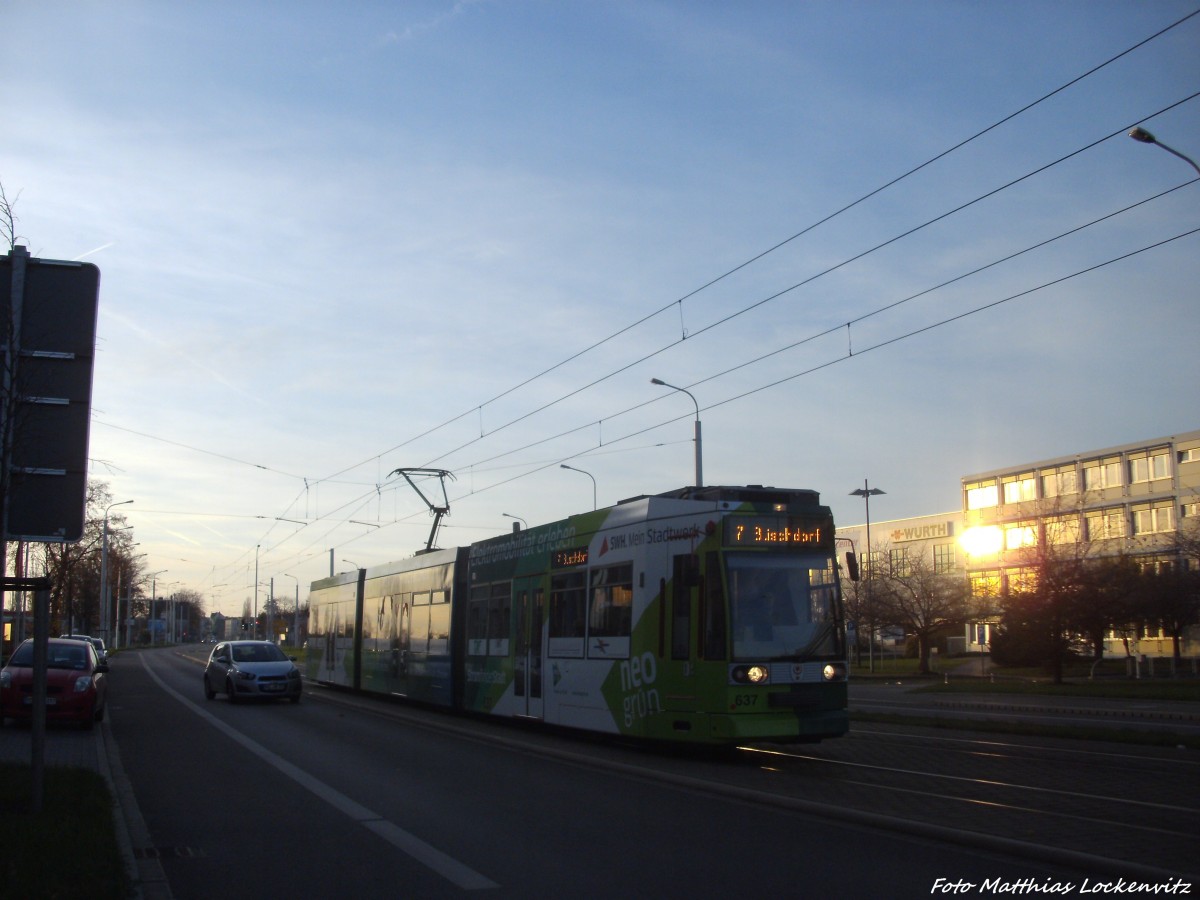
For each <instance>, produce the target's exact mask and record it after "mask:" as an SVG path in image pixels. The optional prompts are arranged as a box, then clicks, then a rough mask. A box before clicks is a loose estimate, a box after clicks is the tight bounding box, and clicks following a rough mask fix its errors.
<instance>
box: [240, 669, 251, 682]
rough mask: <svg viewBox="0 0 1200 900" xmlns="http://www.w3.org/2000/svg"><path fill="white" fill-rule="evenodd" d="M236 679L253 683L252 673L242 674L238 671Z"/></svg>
mask: <svg viewBox="0 0 1200 900" xmlns="http://www.w3.org/2000/svg"><path fill="white" fill-rule="evenodd" d="M237 677H238V678H240V679H241V680H242V681H253V680H254V673H253V672H242V671H241V670H239V671H238V673H237Z"/></svg>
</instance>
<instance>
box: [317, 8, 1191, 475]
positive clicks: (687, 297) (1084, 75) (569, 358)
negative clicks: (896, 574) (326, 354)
mask: <svg viewBox="0 0 1200 900" xmlns="http://www.w3.org/2000/svg"><path fill="white" fill-rule="evenodd" d="M1197 15H1200V9H1197V10H1193V11H1192V12H1190V13H1188V14H1187V15H1185V16H1183V17H1182V18H1180V19H1177V20H1176V21H1174V22H1172V23H1171V24H1169V25H1167V26H1165V27H1163V28H1161V29H1159V30H1158V31H1156V32H1154V33H1153V34H1151V35H1149V36H1148V37H1145V38H1143V39H1141V40H1139V41H1137V42H1136V43H1134V44H1132V45H1131V46H1129V47H1127V48H1125V49H1124V50H1122V51H1120V52H1119V53H1116V54H1114V55H1113V56H1110V57H1109V58H1108V59H1106V60H1104V61H1103V62H1101V63H1098V64H1097V65H1095V66H1092V67H1091V68H1090V69H1088V70H1087V71H1085V72H1083V73H1082V74H1080V75H1077V76H1075V77H1074V78H1072V79H1070V80H1068V81H1066V82H1064V83H1063V84H1061V85H1059V86H1058V87H1056V88H1053V89H1052V90H1050V91H1047V92H1046V93H1045V94H1043V95H1041V96H1040V97H1038V98H1037V99H1036V100H1033V101H1031V102H1029V103H1027V104H1025V105H1024V106H1022V107H1020V108H1019V109H1017V110H1015V111H1013V112H1011V113H1009V114H1008V115H1005V116H1003V117H1002V118H1000V119H997V120H996V121H995V122H992V123H991V124H990V125H988V126H986V127H984V128H982V129H980V130H979V131H977V132H975V133H974V134H972V135H971V136H969V137H967V138H964V139H962V140H960V141H958V142H957V143H955V144H953V145H952V146H950V147H948V148H947V149H945V150H943V151H941V152H940V153H938V154H936V155H934V156H932V157H930V158H929V159H927V160H925V161H924V162H922V163H920V164H918V165H916V166H914V167H912V168H910V169H908V170H907V171H905V172H904V173H902V174H901V175H897V176H896V177H894V178H892V179H891V180H889V181H887V182H885V183H884V184H882V185H880V186H879V187H877V188H874V189H873V190H871V191H868V192H867V193H865V194H863V195H862V196H860V197H858V198H857V199H856V200H853V201H851V202H850V203H847V204H846V205H844V206H842V207H840V208H839V209H837V210H835V211H834V212H832V213H829V214H827V215H825V216H823V217H822V218H820V219H818V220H817V221H815V222H813V223H811V224H809V225H807V226H805V227H804V228H802V229H800V230H799V231H797V232H795V233H794V234H792V235H790V236H789V237H787V238H784V239H783V240H781V241H779V242H777V243H776V244H774V245H772V246H770V247H768V248H767V249H765V250H763V251H761V252H759V253H757V254H755V255H754V256H752V257H750V258H749V259H746V260H745V261H743V262H741V263H739V264H738V265H736V266H734V267H733V268H731V269H729V270H727V271H725V272H723V273H722V274H720V275H718V276H716V277H715V278H711V279H709V280H708V281H706V282H704V283H703V284H701V285H700V286H699V287H696V288H694V289H692V290H690V291H688V292H687V293H685V294H683V295H682V296H680V297H678V298H676V299H674V300H671V301H670V302H669V303H665V304H663V305H662V306H660V307H658V308H657V309H655V310H653V311H652V312H650V313H647V314H646V315H644V316H642V317H641V318H639V319H637V320H635V321H633V322H631V323H629V324H627V325H625V326H623V327H621V328H619V329H618V330H616V331H614V332H612V333H611V334H608V335H606V336H605V337H603V338H601V339H600V340H598V341H595V342H593V343H591V344H589V345H587V346H586V347H583V348H582V349H580V350H578V351H576V352H575V353H573V354H571V355H569V356H567V357H565V358H564V359H562V360H560V361H558V362H556V363H554V364H553V365H550V366H548V367H547V368H545V369H542V370H541V371H539V372H537V373H535V374H533V375H530V376H529V377H527V378H525V379H524V380H522V381H520V382H518V383H516V384H514V385H513V386H512V387H509V388H506V389H505V390H503V391H501V392H500V393H498V394H496V395H495V396H493V397H491V398H489V399H487V400H484V401H483V402H481V403H479V404H476V405H474V406H472V407H471V408H470V409H467V410H464V411H463V412H461V413H458V414H457V415H455V416H452V417H451V418H449V419H446V420H445V421H444V422H441V423H440V424H438V425H434V426H432V427H431V428H428V429H426V430H425V431H422V432H420V433H419V434H416V435H413V436H412V437H410V438H407V439H405V440H404V441H402V442H400V443H399V444H396V445H394V446H392V447H390V448H388V449H386V450H383V451H381V452H380V453H377V454H375V455H374V456H369V457H367V458H366V459H363V460H362V461H360V462H357V463H354V464H352V465H349V466H347V467H345V468H343V469H340V470H339V471H337V472H335V473H333V474H332V475H331V476H328V477H329V478H336V477H337V476H339V475H343V474H345V473H346V472H349V471H353V470H354V469H356V468H358V467H360V466H363V465H366V464H367V463H369V462H372V461H374V460H377V459H380V458H382V457H383V456H385V455H387V454H389V453H394V452H395V451H397V450H400V449H403V448H404V447H406V446H409V445H410V444H413V443H415V442H416V441H418V440H421V439H422V438H425V437H429V436H430V435H432V434H435V433H437V432H438V431H440V430H442V429H444V428H446V427H448V426H450V425H452V424H454V423H455V422H458V421H460V420H462V419H463V418H465V417H467V416H470V415H472V414H475V413H477V412H479V413H481V412H482V410H483V407H485V406H489V405H491V404H493V403H495V402H497V401H498V400H501V399H503V398H504V397H507V396H509V395H510V394H513V393H515V392H516V391H518V390H520V389H521V388H523V387H526V386H528V385H529V384H532V383H533V382H534V381H537V380H538V379H540V378H543V377H545V376H546V375H549V374H550V373H552V372H555V371H557V370H558V369H560V368H562V367H563V366H565V365H567V364H568V363H571V362H573V361H575V360H577V359H579V358H580V357H582V356H585V355H586V354H588V353H591V352H592V351H594V350H597V349H599V348H600V347H603V346H604V345H605V344H608V343H609V342H611V341H613V340H615V339H616V338H618V337H621V336H622V335H624V334H627V333H629V332H630V331H632V330H633V329H635V328H637V327H639V326H640V325H643V324H645V323H646V322H648V321H650V320H652V319H654V318H656V317H657V316H659V315H662V314H663V313H665V312H667V311H668V310H670V309H672V308H673V307H677V306H679V307H681V306H682V304H683V303H684V302H686V301H687V300H690V299H691V298H692V297H695V296H696V295H698V294H700V293H702V292H703V291H705V290H708V289H709V288H711V287H714V286H716V285H717V284H719V283H721V282H722V281H724V280H725V279H727V278H729V277H730V276H732V275H734V274H736V273H738V272H740V271H742V270H743V269H745V268H747V267H748V266H751V265H753V264H754V263H756V262H759V261H760V260H762V259H764V258H766V257H767V256H769V255H770V254H772V253H774V252H775V251H777V250H779V249H781V248H783V247H785V246H787V245H789V244H791V243H792V242H793V241H795V240H797V239H798V238H800V237H803V236H804V235H806V234H809V233H810V232H812V231H814V230H815V229H817V228H819V227H820V226H822V225H825V224H827V223H829V222H831V221H833V220H834V219H836V218H837V217H838V216H841V215H842V214H844V213H846V212H849V211H850V210H852V209H854V208H855V207H857V206H859V205H861V204H862V203H864V202H866V201H867V200H870V199H871V198H873V197H876V196H878V195H879V194H881V193H883V192H884V191H886V190H888V189H889V188H892V187H894V186H896V185H897V184H900V183H901V182H902V181H904V180H906V179H908V178H909V177H911V176H913V175H915V174H917V173H918V172H920V171H922V170H923V169H926V168H928V167H929V166H931V165H932V164H934V163H936V162H938V161H940V160H942V159H945V158H946V157H947V156H949V155H951V154H952V153H955V152H956V151H958V150H961V149H962V148H964V147H966V146H967V145H968V144H971V143H972V142H974V141H976V140H978V139H979V138H981V137H983V136H984V135H986V134H988V133H990V132H992V131H994V130H996V129H997V128H1000V127H1001V126H1003V125H1005V124H1007V123H1008V122H1011V121H1012V120H1014V119H1016V118H1017V117H1019V116H1021V115H1023V114H1024V113H1026V112H1029V111H1030V110H1032V109H1034V108H1035V107H1037V106H1039V105H1040V104H1042V103H1044V102H1046V101H1047V100H1050V99H1051V98H1053V97H1055V96H1057V95H1058V94H1061V93H1062V92H1064V91H1066V90H1068V89H1069V88H1071V87H1073V86H1074V85H1076V84H1079V83H1080V82H1082V81H1084V80H1085V79H1087V78H1089V77H1091V76H1092V75H1095V74H1096V73H1098V72H1100V71H1101V70H1103V69H1105V68H1106V67H1108V66H1110V65H1112V64H1113V63H1115V62H1117V61H1119V60H1121V59H1123V58H1124V57H1126V56H1128V55H1130V54H1131V53H1134V52H1135V51H1137V50H1139V49H1141V48H1142V47H1145V46H1146V45H1148V44H1150V43H1152V42H1153V41H1155V40H1157V39H1158V38H1160V37H1162V36H1163V35H1165V34H1167V33H1168V32H1170V31H1172V30H1173V29H1175V28H1178V27H1179V26H1180V25H1182V24H1184V23H1185V22H1187V21H1189V20H1190V19H1192V18H1194V17H1195V16H1197ZM1181 102H1182V101H1181ZM1156 115H1157V114H1156ZM1149 118H1150V117H1145V118H1144V119H1142V120H1140V121H1147V120H1148V119H1149ZM1084 149H1087V148H1084ZM1079 152H1082V151H1079ZM768 299H770V298H768ZM764 302H765V301H764ZM697 334H698V333H697ZM697 334H685V335H684V336H681V338H680V339H679V341H677V342H675V344H676V345H677V344H679V343H682V342H683V341H684V340H685V339H686V338H692V337H695V336H697ZM589 386H590V385H589ZM569 396H573V394H571V395H568V397H569ZM538 411H540V410H535V412H538ZM495 430H496V429H493V432H491V433H494V431H495ZM322 480H324V479H322Z"/></svg>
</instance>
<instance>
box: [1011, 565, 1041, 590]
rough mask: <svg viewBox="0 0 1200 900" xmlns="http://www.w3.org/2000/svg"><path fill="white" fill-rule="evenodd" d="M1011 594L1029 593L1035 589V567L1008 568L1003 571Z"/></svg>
mask: <svg viewBox="0 0 1200 900" xmlns="http://www.w3.org/2000/svg"><path fill="white" fill-rule="evenodd" d="M1005 577H1006V578H1007V579H1008V590H1009V593H1012V594H1029V593H1032V592H1033V591H1034V590H1036V589H1037V569H1009V570H1008V571H1007V572H1006V573H1005Z"/></svg>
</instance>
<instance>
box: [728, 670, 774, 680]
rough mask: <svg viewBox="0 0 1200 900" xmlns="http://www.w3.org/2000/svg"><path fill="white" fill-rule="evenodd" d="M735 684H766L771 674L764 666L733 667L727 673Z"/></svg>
mask: <svg viewBox="0 0 1200 900" xmlns="http://www.w3.org/2000/svg"><path fill="white" fill-rule="evenodd" d="M729 675H730V677H731V678H732V679H733V680H734V681H735V682H736V683H737V684H766V683H767V681H769V680H770V677H771V673H770V670H769V669H767V667H766V666H758V665H753V666H734V667H733V669H732V670H731V671H730V673H729Z"/></svg>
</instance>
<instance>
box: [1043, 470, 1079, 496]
mask: <svg viewBox="0 0 1200 900" xmlns="http://www.w3.org/2000/svg"><path fill="white" fill-rule="evenodd" d="M1078 492H1079V474H1078V473H1077V472H1076V471H1075V467H1074V466H1073V465H1072V466H1062V467H1060V468H1058V469H1052V470H1049V471H1046V472H1043V473H1042V496H1043V497H1062V496H1064V495H1066V494H1075V493H1078Z"/></svg>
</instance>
